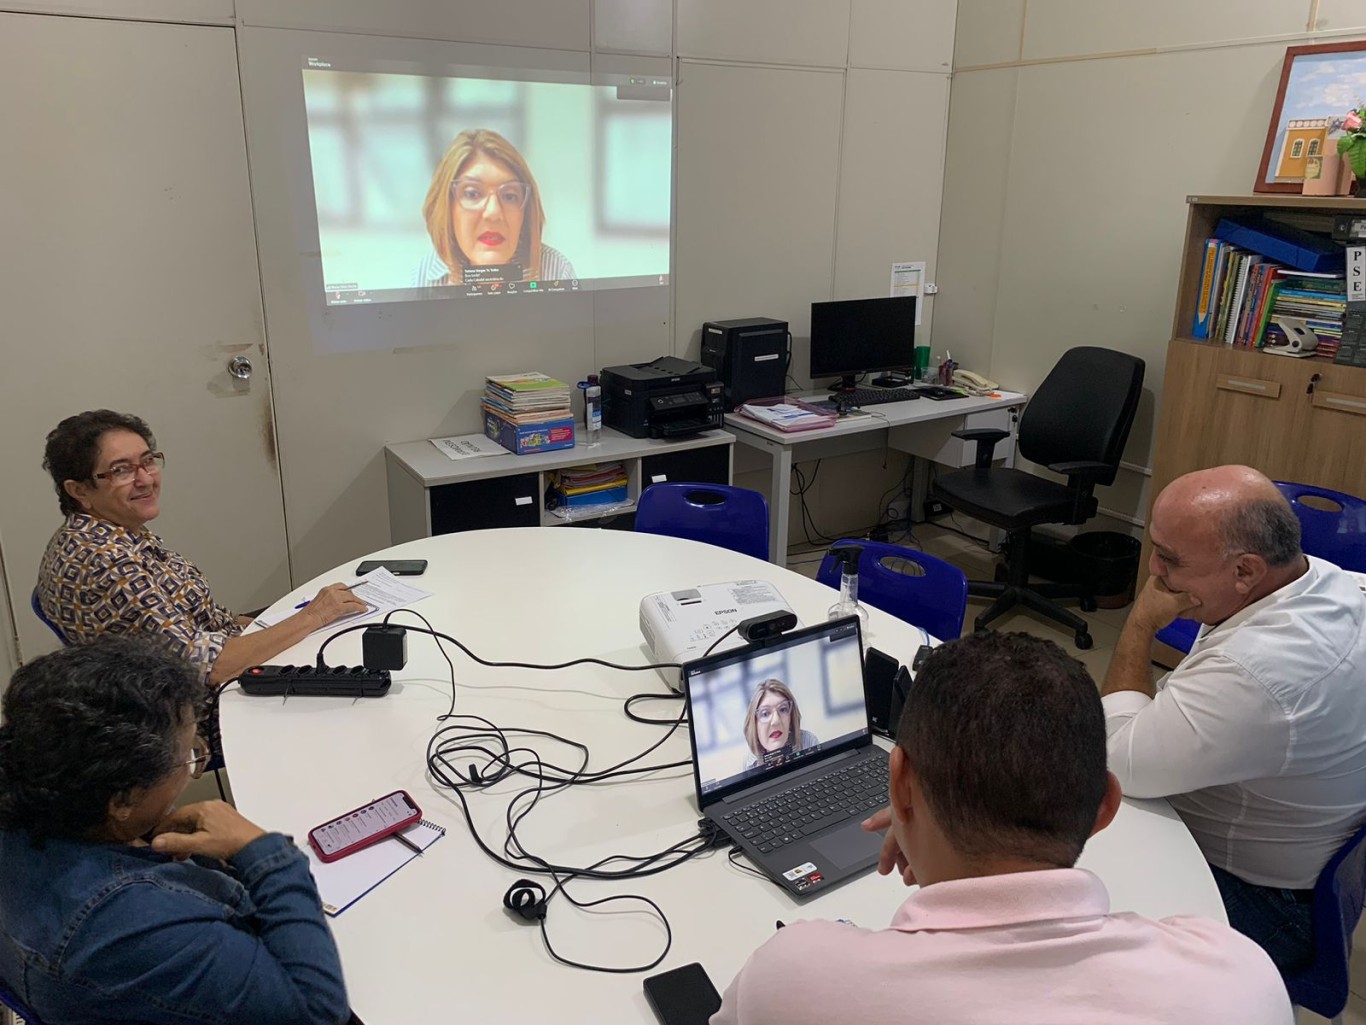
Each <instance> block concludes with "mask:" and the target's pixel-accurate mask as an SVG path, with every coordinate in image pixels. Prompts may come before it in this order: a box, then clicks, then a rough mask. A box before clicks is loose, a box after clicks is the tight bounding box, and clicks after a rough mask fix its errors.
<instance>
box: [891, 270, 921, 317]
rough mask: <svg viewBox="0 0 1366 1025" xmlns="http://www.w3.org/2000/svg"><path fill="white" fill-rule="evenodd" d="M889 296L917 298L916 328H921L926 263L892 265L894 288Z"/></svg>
mask: <svg viewBox="0 0 1366 1025" xmlns="http://www.w3.org/2000/svg"><path fill="white" fill-rule="evenodd" d="M888 294H889V295H893V296H897V295H913V296H915V298H916V304H915V326H916V327H919V326H920V321H921V314H922V313H923V312H924V309H925V261H924V260H915V261H912V262H905V263H894V264H892V287H891V291H890V292H889V293H888Z"/></svg>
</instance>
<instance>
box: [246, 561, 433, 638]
mask: <svg viewBox="0 0 1366 1025" xmlns="http://www.w3.org/2000/svg"><path fill="white" fill-rule="evenodd" d="M342 583H349V584H350V585H351V593H352V594H353V595H355V596H356V597H357V598H359V599H360V600H361V601H363V602H365V605H366V608H365V611H363V612H357V613H355V614H354V615H350V616H344V617H342V618H341V619H334V620H333V621H332V622H330V623H328V624H327V626H325V627H321V628H320V629H321V630H335V629H336V628H337V626H338V625H339V624H343V623H347V624H349V623H356V622H359V621H361V620H362V619H369V618H370V617H371V616H379V615H383V614H384V613H386V612H391V611H392V610H394V609H401V608H403V607H405V606H407V605H411V604H412V603H413V602H416V601H421V600H422V599H423V598H430V597H431V596H432V592H431V591H424V590H422V588H420V587H414V586H413V585H412V584H408V583H404V582H403V581H402V580H400V579H398V577H396V576H394V575H393V574H392V573H390V572H389V571H388V570H387V569H385V568H384V567H383V566H381V567H379V568H378V569H375V570H371V571H370V572H369V573H367V574H365V576H363V577H355V578H353V579H352V580H350V581H342ZM309 601H312V598H311V597H310V598H309V599H308V601H301V602H299V603H298V604H297V605H295V606H294V607H293V608H284V609H274V610H272V611H270V612H263V613H262V614H261V615H259V616H257V617H256V622H257V623H258V624H260V625H261V626H263V627H268V626H274V625H275V624H276V623H280V622H283V621H284V620H286V619H288V618H289V617H290V616H292V615H294V613H295V612H297V611H299V610H300V609H302V608H304V607H305V606H306V605H307V604H308V602H309ZM317 632H319V631H317V630H315V631H314V633H317Z"/></svg>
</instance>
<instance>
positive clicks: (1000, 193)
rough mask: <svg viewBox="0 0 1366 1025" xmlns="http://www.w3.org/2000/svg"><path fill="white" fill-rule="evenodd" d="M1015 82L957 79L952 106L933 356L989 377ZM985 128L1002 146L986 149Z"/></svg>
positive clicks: (979, 74)
mask: <svg viewBox="0 0 1366 1025" xmlns="http://www.w3.org/2000/svg"><path fill="white" fill-rule="evenodd" d="M1018 76H1019V71H1018V70H1017V69H1015V68H1004V69H1000V70H996V71H973V72H967V73H965V74H957V75H954V77H953V89H952V95H951V96H950V101H949V131H948V147H947V153H946V156H945V164H944V192H943V215H942V218H941V221H940V224H941V227H940V234H939V269H938V274H937V275H936V277H937V283H938V285H939V289H940V291H939V294H938V295H937V296H935V297H934V299H933V301H932V305H933V308H934V346H935V349H934V353H933V355H938V354H940V353H942V352H943V350H944V349H948V350H949V351H950V352H952V353H953V355H954V358H955V359H957V360H958V362H959V363H961V364H962V365H963V366H964V367H967V368H968V369H971V370H978V371H980V372H982V373H984V374H987V375H988V376H991V375H993V374H995V373H996V371H995V369H994V367H993V366H992V332H993V329H994V326H995V322H996V291H997V287H998V285H999V280H1000V274H1001V266H1000V253H1001V229H1002V220H1003V218H1004V216H1005V199H1006V181H1007V179H1008V177H1009V174H1010V161H1011V152H1010V146H1009V136H1008V134H1005V133H1007V126H1008V125H1010V123H1011V121H1012V119H1013V116H1014V110H1015V89H1016V82H1017V79H1018ZM984 124H995V125H1000V126H1001V131H1002V133H1003V134H1004V135H1005V137H1004V138H1002V140H1001V145H1000V146H999V147H992V146H984V145H983V143H982V126H983V125H984ZM998 379H1001V378H999V375H998ZM1001 380H1002V383H1003V384H1005V385H1006V386H1007V387H1016V386H1017V382H1014V381H1012V380H1010V379H1008V378H1005V379H1001ZM1019 386H1023V382H1019Z"/></svg>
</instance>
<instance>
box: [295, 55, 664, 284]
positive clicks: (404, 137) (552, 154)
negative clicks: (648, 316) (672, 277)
mask: <svg viewBox="0 0 1366 1025" xmlns="http://www.w3.org/2000/svg"><path fill="white" fill-rule="evenodd" d="M509 74H513V73H512V72H508V71H506V70H502V71H492V70H489V69H476V68H468V69H459V71H458V73H454V74H443V75H433V74H429V73H423V74H418V73H392V72H391V71H388V70H385V71H375V70H352V69H344V68H342V67H340V66H338V65H337V64H336V63H335V62H333V61H330V60H327V59H323V58H317V57H313V58H309V59H308V60H307V61H306V63H305V67H304V69H303V86H304V101H305V110H306V112H307V122H308V144H309V159H310V163H311V167H312V184H313V193H314V204H315V207H316V211H317V219H318V244H319V249H320V252H321V257H322V269H323V287H324V289H325V291H326V296H325V301H326V303H327V304H328V305H345V304H353V303H374V302H396V301H404V300H417V299H435V298H462V297H463V298H481V299H484V300H485V301H487V300H488V299H489V298H491V297H498V296H514V295H523V296H527V295H538V294H546V293H556V292H561V293H563V292H576V291H583V290H592V289H600V288H628V287H646V286H658V285H664V284H667V283H668V274H669V218H670V208H671V201H672V170H671V154H672V130H673V129H672V102H671V97H672V88H671V84H670V82H669V80H668V79H667V78H658V77H650V76H627V75H616V76H604V77H605V84H603V83H602V82H597V81H595V82H594V83H593V84H587V83H585V82H566V81H527V80H521V79H518V78H510V77H506V76H507V75H509ZM520 74H523V75H526V73H525V72H521V73H520ZM527 77H530V76H527ZM541 77H544V76H541Z"/></svg>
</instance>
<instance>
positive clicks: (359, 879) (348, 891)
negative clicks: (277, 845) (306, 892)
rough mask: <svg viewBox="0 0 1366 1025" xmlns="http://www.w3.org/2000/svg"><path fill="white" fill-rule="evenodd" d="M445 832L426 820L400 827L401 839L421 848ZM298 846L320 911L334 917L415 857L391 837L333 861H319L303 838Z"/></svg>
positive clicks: (423, 848)
mask: <svg viewBox="0 0 1366 1025" xmlns="http://www.w3.org/2000/svg"><path fill="white" fill-rule="evenodd" d="M445 835H446V830H445V827H443V826H438V825H437V824H436V823H434V822H428V821H427V820H426V819H423V820H422V821H421V822H418V823H416V824H415V825H412V826H409V827H408V828H407V829H405V830H403V838H404V839H405V840H410V841H412V843H413V844H414V845H415V846H416V847H419V848H420V849H422V850H424V851H425V850H426V849H427V848H428V847H430V846H431V845H432V844H434V843H436V842H437V841H438V840H440V839H441V838H442V837H443V836H445ZM299 846H300V847H301V848H302V849H303V852H304V853H305V854H307V855H308V867H309V869H310V870H312V872H313V879H314V881H315V882H316V883H317V884H318V896H319V897H321V898H322V903H323V911H324V912H326V913H327V914H329V915H332V916H334V917H335V916H336V915H340V914H341V913H342V912H343V911H345V910H346V909H347V908H349V907H350V906H351V905H352V904H354V903H356V901H358V900H360V899H361V898H362V897H364V896H365V895H366V894H367V893H369V892H370V891H371V890H373V889H374V888H375V887H376V886H378V885H379V884H380V883H382V882H384V880H386V879H388V878H389V877H390V876H391V875H393V874H394V873H395V872H397V871H398V870H399V869H401V868H402V867H403V866H404V865H406V864H408V862H410V861H412V860H413V859H414V858H416V857H417V856H418V855H417V854H415V853H414V852H413V851H411V850H409V849H408V848H407V847H405V846H404V845H403V844H401V843H399V841H397V840H395V839H394V838H393V837H386V838H385V839H383V840H381V841H379V842H378V843H375V844H371V845H370V846H369V847H364V848H362V849H360V850H358V851H356V853H355V854H348V855H347V856H346V857H344V858H338V859H337V860H336V861H321V860H319V858H318V855H317V854H316V853H315V852H314V850H313V848H312V847H311V846H309V844H308V843H307V842H306V841H305V842H304V843H302V844H300V845H299Z"/></svg>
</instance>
